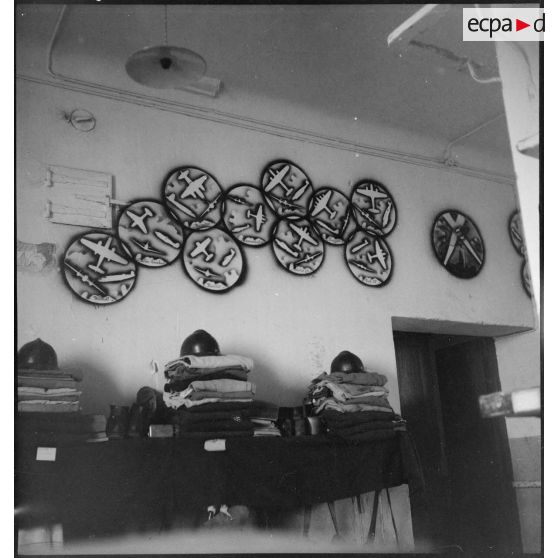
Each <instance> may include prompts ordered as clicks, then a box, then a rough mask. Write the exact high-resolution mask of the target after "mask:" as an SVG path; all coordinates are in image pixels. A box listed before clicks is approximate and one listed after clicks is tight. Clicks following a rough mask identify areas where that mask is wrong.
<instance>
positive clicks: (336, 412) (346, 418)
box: [308, 371, 405, 441]
mask: <svg viewBox="0 0 558 558" xmlns="http://www.w3.org/2000/svg"><path fill="white" fill-rule="evenodd" d="M386 383H387V378H386V377H385V376H384V375H383V374H378V373H377V372H366V371H363V372H332V373H331V374H327V373H326V372H324V373H323V374H321V375H320V376H318V377H317V378H315V379H314V380H312V383H311V385H310V386H309V388H308V396H309V399H310V400H311V402H312V408H313V413H314V414H315V415H317V416H319V417H320V422H321V423H322V425H323V427H324V431H325V432H326V434H327V435H328V436H331V437H334V438H340V439H343V440H348V441H367V440H380V439H386V438H393V437H395V436H396V433H397V431H398V430H404V429H405V422H404V421H403V420H402V419H401V417H399V416H398V415H396V414H395V412H394V411H393V409H392V407H391V405H390V404H389V401H388V397H387V396H388V393H389V391H388V389H387V388H386V387H385V384H386Z"/></svg>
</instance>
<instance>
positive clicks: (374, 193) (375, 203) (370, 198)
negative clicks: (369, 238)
mask: <svg viewBox="0 0 558 558" xmlns="http://www.w3.org/2000/svg"><path fill="white" fill-rule="evenodd" d="M351 204H352V207H353V215H354V218H355V221H356V223H357V225H358V226H359V228H361V229H362V230H363V231H365V232H367V233H370V234H373V235H376V236H387V235H388V234H389V233H390V232H391V231H392V230H393V229H394V227H395V224H396V221H397V208H396V207H395V202H394V201H393V198H392V196H391V194H390V193H389V192H388V190H387V188H386V187H385V186H383V185H382V184H380V183H379V182H376V181H375V180H361V181H360V182H358V183H357V184H355V186H354V187H353V191H352V193H351Z"/></svg>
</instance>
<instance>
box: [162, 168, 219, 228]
mask: <svg viewBox="0 0 558 558" xmlns="http://www.w3.org/2000/svg"><path fill="white" fill-rule="evenodd" d="M222 198H223V192H222V190H221V187H220V186H219V183H218V182H217V181H216V180H215V178H213V177H212V176H211V175H210V174H209V173H208V172H206V171H204V170H202V169H199V168H196V167H180V168H178V169H175V170H173V171H171V173H170V174H169V175H168V176H167V178H166V179H165V182H164V186H163V199H164V201H165V204H166V206H167V209H168V210H169V212H170V214H171V215H172V216H173V217H174V218H175V219H176V220H177V221H178V222H180V223H181V224H182V226H183V227H184V228H186V229H188V230H197V231H205V230H208V229H210V228H212V227H214V226H215V225H216V224H217V223H218V222H219V221H220V220H221V205H222V202H223V199H222Z"/></svg>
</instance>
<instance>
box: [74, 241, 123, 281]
mask: <svg viewBox="0 0 558 558" xmlns="http://www.w3.org/2000/svg"><path fill="white" fill-rule="evenodd" d="M80 242H81V243H82V244H83V245H84V246H85V247H86V248H89V249H90V250H92V251H93V252H94V253H95V255H96V256H98V257H99V259H98V260H97V263H96V264H95V265H93V264H88V265H87V267H88V268H89V269H92V270H93V271H96V272H97V273H101V274H104V273H106V271H105V270H104V269H103V268H102V267H101V264H102V263H103V262H104V261H105V260H108V261H111V262H115V263H119V264H122V265H126V264H127V263H128V261H127V260H126V259H125V258H123V257H122V256H119V255H118V254H117V253H116V249H115V248H111V247H110V244H111V242H112V238H111V237H110V236H109V237H108V238H107V241H106V243H105V244H103V241H102V240H99V241H98V242H93V241H92V240H89V239H87V238H81V239H80Z"/></svg>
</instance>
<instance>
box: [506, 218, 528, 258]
mask: <svg viewBox="0 0 558 558" xmlns="http://www.w3.org/2000/svg"><path fill="white" fill-rule="evenodd" d="M508 231H509V234H510V239H511V242H512V244H513V247H514V248H515V251H516V252H517V253H518V254H520V255H521V256H523V257H525V253H526V249H525V242H524V240H523V226H522V225H521V213H519V210H515V211H514V212H513V213H512V214H511V216H510V220H509V223H508Z"/></svg>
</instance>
